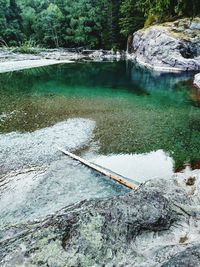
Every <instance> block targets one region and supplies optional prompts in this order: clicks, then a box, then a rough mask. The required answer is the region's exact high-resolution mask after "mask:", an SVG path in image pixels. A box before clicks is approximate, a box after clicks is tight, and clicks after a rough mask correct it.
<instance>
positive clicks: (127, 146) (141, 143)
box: [0, 62, 200, 224]
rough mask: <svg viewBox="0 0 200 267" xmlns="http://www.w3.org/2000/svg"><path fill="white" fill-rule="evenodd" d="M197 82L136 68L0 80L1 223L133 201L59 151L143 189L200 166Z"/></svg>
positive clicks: (107, 65) (67, 68) (55, 69)
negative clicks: (105, 200)
mask: <svg viewBox="0 0 200 267" xmlns="http://www.w3.org/2000/svg"><path fill="white" fill-rule="evenodd" d="M192 76H193V74H189V73H188V74H158V73H151V72H149V71H147V70H145V69H142V68H139V67H137V66H135V65H134V64H133V63H131V62H101V63H97V62H96V63H94V62H93V63H76V64H69V65H67V64H65V65H57V66H49V67H44V68H36V69H30V70H24V71H20V72H13V73H6V74H0V96H1V98H0V132H1V133H0V171H1V173H0V196H1V199H0V207H1V209H0V216H1V218H3V220H2V223H3V224H4V223H5V224H6V223H12V222H13V218H14V217H15V221H16V222H19V221H21V220H26V219H34V218H37V217H38V216H45V215H47V214H49V213H52V212H55V211H56V210H57V209H60V208H62V207H63V206H66V205H68V204H71V203H73V202H75V201H79V200H83V199H85V198H93V197H104V196H112V195H118V194H123V193H125V192H127V190H126V189H124V188H122V187H121V186H119V185H116V184H115V183H114V182H112V181H108V180H107V179H105V178H104V177H102V176H99V175H97V174H96V173H95V172H93V171H91V170H89V169H87V168H86V167H83V166H81V165H80V164H77V163H75V162H74V161H72V160H70V159H68V158H67V157H66V156H64V155H62V154H61V153H60V152H59V151H58V149H57V146H61V147H63V148H65V149H67V150H71V151H73V152H75V153H76V154H79V155H81V156H83V157H85V158H87V159H89V160H91V161H94V162H96V163H97V164H99V165H102V166H104V167H106V168H107V169H112V170H113V171H115V172H116V173H119V174H121V175H123V176H126V177H127V178H129V179H133V180H134V179H135V180H138V181H139V182H141V181H145V180H147V179H153V178H155V177H164V178H168V177H170V176H171V174H172V173H173V171H174V168H176V167H179V166H182V165H183V164H184V163H185V162H192V161H195V160H199V158H200V150H199V147H200V138H199V137H200V134H199V133H200V109H199V97H198V96H199V92H198V91H197V90H196V89H194V88H191V86H190V85H189V83H186V82H185V81H188V80H189V79H190V78H191V77H192ZM23 169H25V170H23ZM10 171H14V173H12V174H9V172H10ZM16 173H18V174H17V175H16ZM55 199H56V201H55Z"/></svg>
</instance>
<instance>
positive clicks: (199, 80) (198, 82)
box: [194, 73, 200, 89]
mask: <svg viewBox="0 0 200 267" xmlns="http://www.w3.org/2000/svg"><path fill="white" fill-rule="evenodd" d="M194 85H195V86H197V87H198V88H199V89H200V73H198V74H196V75H195V76H194Z"/></svg>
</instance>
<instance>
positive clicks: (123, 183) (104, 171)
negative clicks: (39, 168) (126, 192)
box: [58, 147, 138, 189]
mask: <svg viewBox="0 0 200 267" xmlns="http://www.w3.org/2000/svg"><path fill="white" fill-rule="evenodd" d="M58 149H59V150H60V151H61V152H62V153H63V154H65V155H67V156H69V157H71V158H73V159H75V160H77V161H79V162H81V163H82V164H84V165H85V166H87V167H89V168H91V169H93V170H95V171H97V172H99V173H101V174H103V175H105V176H107V177H109V178H110V179H113V180H115V181H116V182H118V183H120V184H122V185H124V186H126V187H128V188H130V189H136V188H137V187H138V185H135V184H132V183H130V182H128V181H126V180H125V179H123V178H121V177H119V176H117V175H115V174H112V173H110V172H109V171H107V170H105V169H103V168H101V167H100V166H97V165H95V164H93V163H91V162H89V161H87V160H85V159H82V158H80V157H78V156H76V155H74V154H72V153H71V152H68V151H66V150H64V149H62V148H59V147H58Z"/></svg>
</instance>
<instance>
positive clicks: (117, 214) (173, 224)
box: [0, 175, 200, 267]
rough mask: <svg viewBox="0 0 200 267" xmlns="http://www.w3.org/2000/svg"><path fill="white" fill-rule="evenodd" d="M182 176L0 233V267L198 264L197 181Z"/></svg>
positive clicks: (150, 183) (90, 202)
mask: <svg viewBox="0 0 200 267" xmlns="http://www.w3.org/2000/svg"><path fill="white" fill-rule="evenodd" d="M183 177H184V178H183ZM183 177H182V175H180V177H179V179H177V177H175V178H172V179H171V180H169V181H166V180H152V181H149V182H147V183H146V184H144V185H141V186H140V187H139V188H138V189H137V190H136V191H132V192H131V193H129V194H127V195H124V196H121V197H113V198H108V199H99V200H89V201H83V202H81V203H77V204H75V205H71V206H68V207H66V208H64V209H62V210H61V211H59V212H57V213H56V214H54V215H52V216H49V217H47V218H46V219H44V220H42V221H35V222H32V223H27V224H21V225H16V226H13V227H8V228H7V229H2V230H1V231H0V240H1V241H0V265H1V266H5V267H7V266H51V267H53V266H67V267H70V266H71V267H72V266H131V267H146V266H148V267H153V266H154V267H155V266H199V264H200V258H199V255H200V239H199V227H200V222H199V219H200V205H199V204H200V200H199V197H198V193H199V177H198V176H196V178H195V184H194V185H193V186H192V188H191V186H189V187H188V186H187V185H186V183H185V180H184V179H185V176H183ZM190 190H192V191H190ZM191 192H193V193H191Z"/></svg>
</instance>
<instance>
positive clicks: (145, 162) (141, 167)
mask: <svg viewBox="0 0 200 267" xmlns="http://www.w3.org/2000/svg"><path fill="white" fill-rule="evenodd" d="M91 161H92V162H93V163H95V164H98V165H100V166H103V167H104V168H107V169H109V170H112V171H114V172H116V173H118V174H120V175H122V176H124V177H127V178H129V179H131V180H136V181H138V182H144V181H147V180H149V179H154V178H159V177H160V178H166V179H167V178H169V177H171V176H172V174H173V173H174V171H173V168H174V161H173V159H172V158H171V157H170V156H169V155H168V154H167V153H165V152H164V151H163V150H158V151H154V152H150V153H144V154H132V155H128V154H125V155H107V156H97V157H95V158H93V159H92V160H91Z"/></svg>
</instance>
